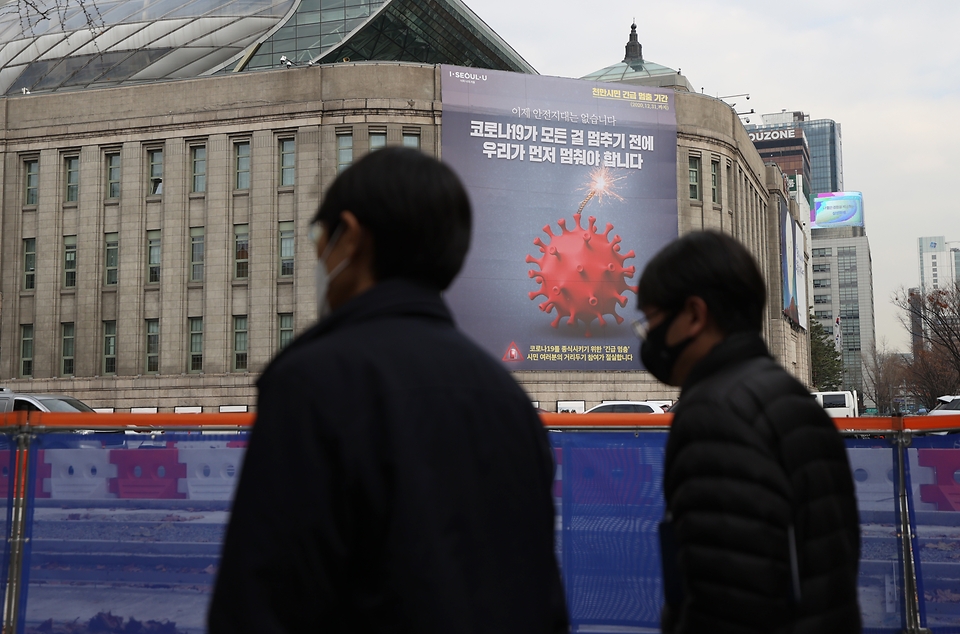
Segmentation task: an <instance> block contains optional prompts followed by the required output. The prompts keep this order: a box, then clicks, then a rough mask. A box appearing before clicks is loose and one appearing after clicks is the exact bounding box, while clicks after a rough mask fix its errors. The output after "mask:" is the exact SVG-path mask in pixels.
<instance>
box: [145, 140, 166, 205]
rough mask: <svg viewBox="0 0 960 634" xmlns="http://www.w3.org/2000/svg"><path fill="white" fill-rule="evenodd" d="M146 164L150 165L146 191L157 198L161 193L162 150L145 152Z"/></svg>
mask: <svg viewBox="0 0 960 634" xmlns="http://www.w3.org/2000/svg"><path fill="white" fill-rule="evenodd" d="M147 162H148V163H149V165H150V175H149V182H148V183H147V191H149V192H150V193H151V194H152V195H156V196H159V195H160V194H162V193H163V150H149V151H148V152H147Z"/></svg>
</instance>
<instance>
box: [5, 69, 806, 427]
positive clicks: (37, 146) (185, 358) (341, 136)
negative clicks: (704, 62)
mask: <svg viewBox="0 0 960 634" xmlns="http://www.w3.org/2000/svg"><path fill="white" fill-rule="evenodd" d="M676 103H677V113H676V114H677V139H678V141H677V142H678V151H677V200H678V223H679V224H678V228H679V230H680V232H681V233H684V232H686V231H690V230H695V229H706V228H709V229H717V230H721V231H724V232H727V233H730V234H732V235H734V236H735V237H737V238H739V239H740V240H741V241H743V242H744V243H745V244H746V245H747V246H748V248H749V249H750V250H751V251H752V252H753V253H754V254H755V255H756V257H757V259H758V261H759V262H760V263H761V266H762V268H763V269H764V273H765V275H766V277H767V279H768V280H769V284H770V296H771V297H772V298H773V301H771V302H769V305H770V306H772V307H776V306H778V299H779V296H780V288H779V283H780V282H779V280H780V275H779V262H780V256H779V247H778V246H777V245H779V239H778V238H777V235H778V234H777V232H778V228H777V227H778V221H777V217H778V216H777V213H776V212H775V211H774V212H771V211H770V210H771V209H774V210H776V209H778V207H777V206H776V204H775V205H773V206H771V204H770V202H769V201H770V200H771V197H773V196H786V190H785V186H784V182H783V178H782V175H780V174H779V171H778V170H775V168H770V167H767V166H765V165H764V164H763V162H762V160H761V159H760V156H759V155H758V154H757V152H756V150H755V149H754V147H753V144H752V143H751V141H750V138H749V137H748V135H747V132H746V131H745V130H744V128H743V126H742V125H741V123H740V120H739V118H738V117H737V116H736V114H735V113H734V112H733V111H732V110H731V109H730V107H729V106H727V105H726V104H724V103H723V102H721V101H718V100H716V99H712V98H710V97H707V96H704V95H699V94H695V93H687V92H678V93H677V100H676ZM4 106H5V107H4V108H3V109H2V110H0V117H2V121H0V135H2V136H3V147H2V152H3V160H2V162H0V170H2V172H0V182H2V183H3V196H2V201H0V204H2V209H0V293H2V307H3V310H2V313H0V382H2V384H3V385H5V386H7V387H10V388H12V389H14V390H21V391H26V392H54V393H68V394H72V395H74V396H76V397H78V398H80V399H82V400H84V401H86V402H88V403H89V404H90V405H91V406H94V407H99V408H108V409H109V408H113V409H115V410H116V411H128V410H130V409H133V408H157V409H158V410H159V411H172V410H174V408H176V407H191V408H196V407H200V408H202V409H203V410H204V411H217V410H218V409H219V408H225V407H226V408H243V407H251V406H252V405H253V404H254V402H255V393H256V392H255V385H254V381H255V379H256V376H257V373H258V372H259V371H260V370H262V368H263V367H264V366H265V364H266V363H268V362H269V360H270V358H271V357H272V356H273V355H274V354H275V353H276V352H277V350H278V349H279V348H280V347H281V345H283V343H285V342H286V341H288V340H289V339H290V338H291V337H292V336H294V334H295V333H296V332H299V331H302V330H303V329H305V328H306V327H308V326H309V325H310V324H311V323H312V322H313V320H314V319H315V314H316V313H315V300H314V286H313V263H314V260H315V254H314V253H313V252H312V244H311V242H310V240H309V239H308V238H307V236H306V229H307V226H308V224H309V221H310V219H311V218H312V216H313V214H314V212H315V210H316V207H317V204H318V202H319V198H320V195H321V193H322V192H323V191H324V189H325V188H326V187H327V186H328V185H329V184H330V183H331V182H332V180H333V179H334V178H335V176H336V174H337V173H338V170H339V169H341V168H342V167H343V166H345V165H346V164H348V163H349V162H351V161H352V160H356V159H357V158H359V157H361V156H362V155H363V154H365V153H366V152H369V151H371V150H372V149H376V148H377V147H381V146H383V145H399V144H406V145H410V146H415V147H419V148H420V149H422V150H424V151H426V152H428V153H431V154H434V155H438V154H439V151H440V143H439V139H440V127H441V124H442V111H443V107H442V100H441V94H440V78H439V70H438V67H435V66H432V65H423V64H411V63H386V62H365V63H341V64H335V65H327V66H313V67H296V68H291V69H289V70H278V71H264V72H257V73H243V74H235V75H217V76H212V77H205V78H198V79H187V80H181V81H172V82H158V83H151V84H145V85H136V86H126V87H119V88H105V89H89V90H84V91H78V92H71V93H51V94H37V95H24V96H20V97H9V98H7V99H5V100H4ZM794 213H795V212H794ZM766 324H767V325H766V328H765V332H764V335H765V337H766V339H767V341H768V342H770V344H771V350H772V351H773V352H774V354H775V356H777V358H778V359H779V360H780V361H781V362H782V363H783V364H784V365H785V366H786V367H787V368H788V369H790V370H792V371H793V372H794V373H795V374H796V375H797V376H798V377H800V378H801V380H804V381H805V382H808V377H809V342H808V340H806V339H805V336H806V335H805V333H803V332H802V331H797V330H794V329H792V328H791V327H790V326H789V324H788V322H786V321H785V320H784V319H783V317H782V316H781V315H780V313H779V309H777V308H771V309H769V315H768V319H767V321H766ZM516 376H517V379H518V380H519V381H520V382H521V384H523V385H524V387H525V388H526V389H527V391H528V392H529V393H530V395H531V398H532V399H533V400H535V401H538V402H540V404H541V406H542V407H544V408H545V409H554V408H555V404H556V401H560V400H582V401H584V402H585V404H586V406H588V407H589V406H590V405H593V404H596V403H597V402H599V401H601V400H605V399H614V398H619V399H641V398H642V399H647V398H658V399H660V398H667V399H669V398H673V397H675V395H676V394H675V393H674V392H671V391H666V390H664V388H663V387H662V386H660V385H659V384H657V383H656V382H655V381H654V380H653V379H652V377H650V375H649V374H647V373H646V372H642V371H639V370H638V371H636V372H562V371H561V372H518V373H516Z"/></svg>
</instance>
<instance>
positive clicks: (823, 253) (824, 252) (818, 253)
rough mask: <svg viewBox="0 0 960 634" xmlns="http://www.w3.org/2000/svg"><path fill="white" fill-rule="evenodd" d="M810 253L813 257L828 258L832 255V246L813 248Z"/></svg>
mask: <svg viewBox="0 0 960 634" xmlns="http://www.w3.org/2000/svg"><path fill="white" fill-rule="evenodd" d="M811 253H812V255H813V257H815V258H829V257H831V256H832V255H833V247H826V248H825V249H813V251H812V252H811Z"/></svg>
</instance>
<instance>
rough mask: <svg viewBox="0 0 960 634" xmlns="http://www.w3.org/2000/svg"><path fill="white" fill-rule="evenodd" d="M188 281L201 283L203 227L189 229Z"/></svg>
mask: <svg viewBox="0 0 960 634" xmlns="http://www.w3.org/2000/svg"><path fill="white" fill-rule="evenodd" d="M190 281H191V282H202V281H203V227H191V228H190Z"/></svg>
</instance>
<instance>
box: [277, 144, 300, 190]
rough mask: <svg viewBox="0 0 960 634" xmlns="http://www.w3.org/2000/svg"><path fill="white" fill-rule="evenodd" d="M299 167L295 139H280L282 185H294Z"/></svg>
mask: <svg viewBox="0 0 960 634" xmlns="http://www.w3.org/2000/svg"><path fill="white" fill-rule="evenodd" d="M296 166H297V144H296V142H295V141H294V140H293V139H280V184H281V185H293V182H294V177H295V176H296Z"/></svg>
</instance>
